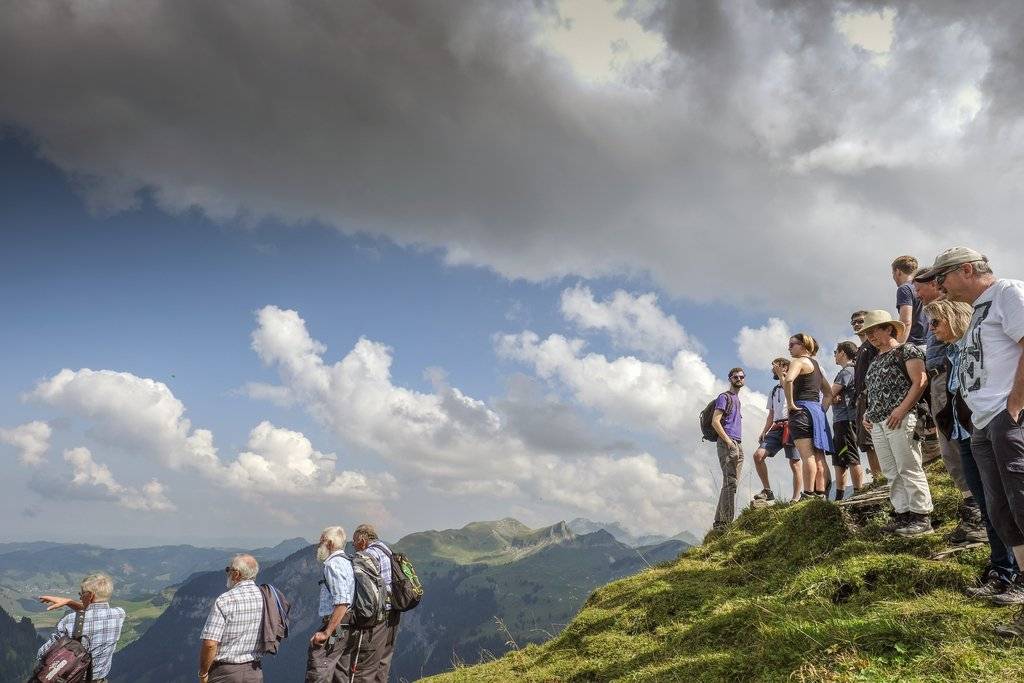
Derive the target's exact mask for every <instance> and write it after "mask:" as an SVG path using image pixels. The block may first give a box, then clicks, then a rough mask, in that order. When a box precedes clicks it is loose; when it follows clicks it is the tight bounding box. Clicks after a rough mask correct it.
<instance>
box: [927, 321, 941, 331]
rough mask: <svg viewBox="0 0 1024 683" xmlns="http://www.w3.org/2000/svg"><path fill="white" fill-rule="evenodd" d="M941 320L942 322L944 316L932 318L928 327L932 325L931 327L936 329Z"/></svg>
mask: <svg viewBox="0 0 1024 683" xmlns="http://www.w3.org/2000/svg"><path fill="white" fill-rule="evenodd" d="M941 322H942V318H932V319H931V320H929V321H928V327H930V328H932V329H933V330H934V329H936V328H937V327H938V326H939V323H941Z"/></svg>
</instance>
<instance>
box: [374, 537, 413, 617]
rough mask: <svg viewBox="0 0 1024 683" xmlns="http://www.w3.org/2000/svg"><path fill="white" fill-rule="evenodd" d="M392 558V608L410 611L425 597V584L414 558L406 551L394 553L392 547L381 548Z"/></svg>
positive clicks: (397, 610) (399, 610)
mask: <svg viewBox="0 0 1024 683" xmlns="http://www.w3.org/2000/svg"><path fill="white" fill-rule="evenodd" d="M381 549H382V550H383V551H384V552H385V553H386V554H387V556H388V558H390V560H391V609H393V610H395V611H396V612H408V611H409V610H411V609H413V608H415V607H416V606H417V605H419V604H420V600H422V599H423V584H422V583H420V577H418V576H416V569H415V568H414V567H413V566H412V560H410V559H409V556H408V555H406V554H405V553H393V552H391V549H390V548H381Z"/></svg>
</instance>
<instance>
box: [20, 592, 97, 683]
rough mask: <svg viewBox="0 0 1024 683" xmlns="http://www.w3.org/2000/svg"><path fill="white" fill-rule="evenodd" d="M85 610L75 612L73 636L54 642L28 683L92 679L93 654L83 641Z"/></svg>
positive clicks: (76, 682) (69, 682)
mask: <svg viewBox="0 0 1024 683" xmlns="http://www.w3.org/2000/svg"><path fill="white" fill-rule="evenodd" d="M84 627H85V610H82V611H81V612H78V613H76V614H75V628H74V630H73V631H72V632H71V637H70V638H68V637H64V638H61V639H60V640H58V641H57V642H56V643H54V644H53V647H51V648H50V649H49V650H47V651H46V654H44V655H43V656H42V658H40V660H39V664H37V665H36V668H35V671H33V672H32V676H31V678H29V679H28V683H37V682H38V681H45V683H85V681H91V680H92V654H91V653H90V652H89V648H88V646H87V645H85V644H83V643H82V629H83V628H84Z"/></svg>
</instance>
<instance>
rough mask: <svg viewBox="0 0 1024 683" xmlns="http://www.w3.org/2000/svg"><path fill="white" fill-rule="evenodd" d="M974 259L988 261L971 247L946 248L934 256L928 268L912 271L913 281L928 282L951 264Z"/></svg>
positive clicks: (957, 264) (955, 264)
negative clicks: (933, 261) (933, 260)
mask: <svg viewBox="0 0 1024 683" xmlns="http://www.w3.org/2000/svg"><path fill="white" fill-rule="evenodd" d="M975 261H985V262H986V263H987V262H988V257H987V256H985V255H984V254H982V253H981V252H980V251H976V250H974V249H971V248H970V247H953V248H952V249H947V250H946V251H944V252H942V253H941V254H939V255H938V256H936V257H935V263H933V264H932V265H931V267H930V268H920V269H918V271H917V272H916V273H914V281H915V282H928V281H929V280H934V279H935V278H936V276H938V275H939V274H941V273H942V271H944V270H948V269H949V268H952V267H953V266H959V265H961V264H963V263H973V262H975Z"/></svg>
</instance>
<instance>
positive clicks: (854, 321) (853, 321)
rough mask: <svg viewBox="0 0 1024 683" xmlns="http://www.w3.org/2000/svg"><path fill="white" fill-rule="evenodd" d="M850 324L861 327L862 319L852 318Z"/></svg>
mask: <svg viewBox="0 0 1024 683" xmlns="http://www.w3.org/2000/svg"><path fill="white" fill-rule="evenodd" d="M850 324H851V325H863V324H864V318H854V319H853V320H851V321H850Z"/></svg>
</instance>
